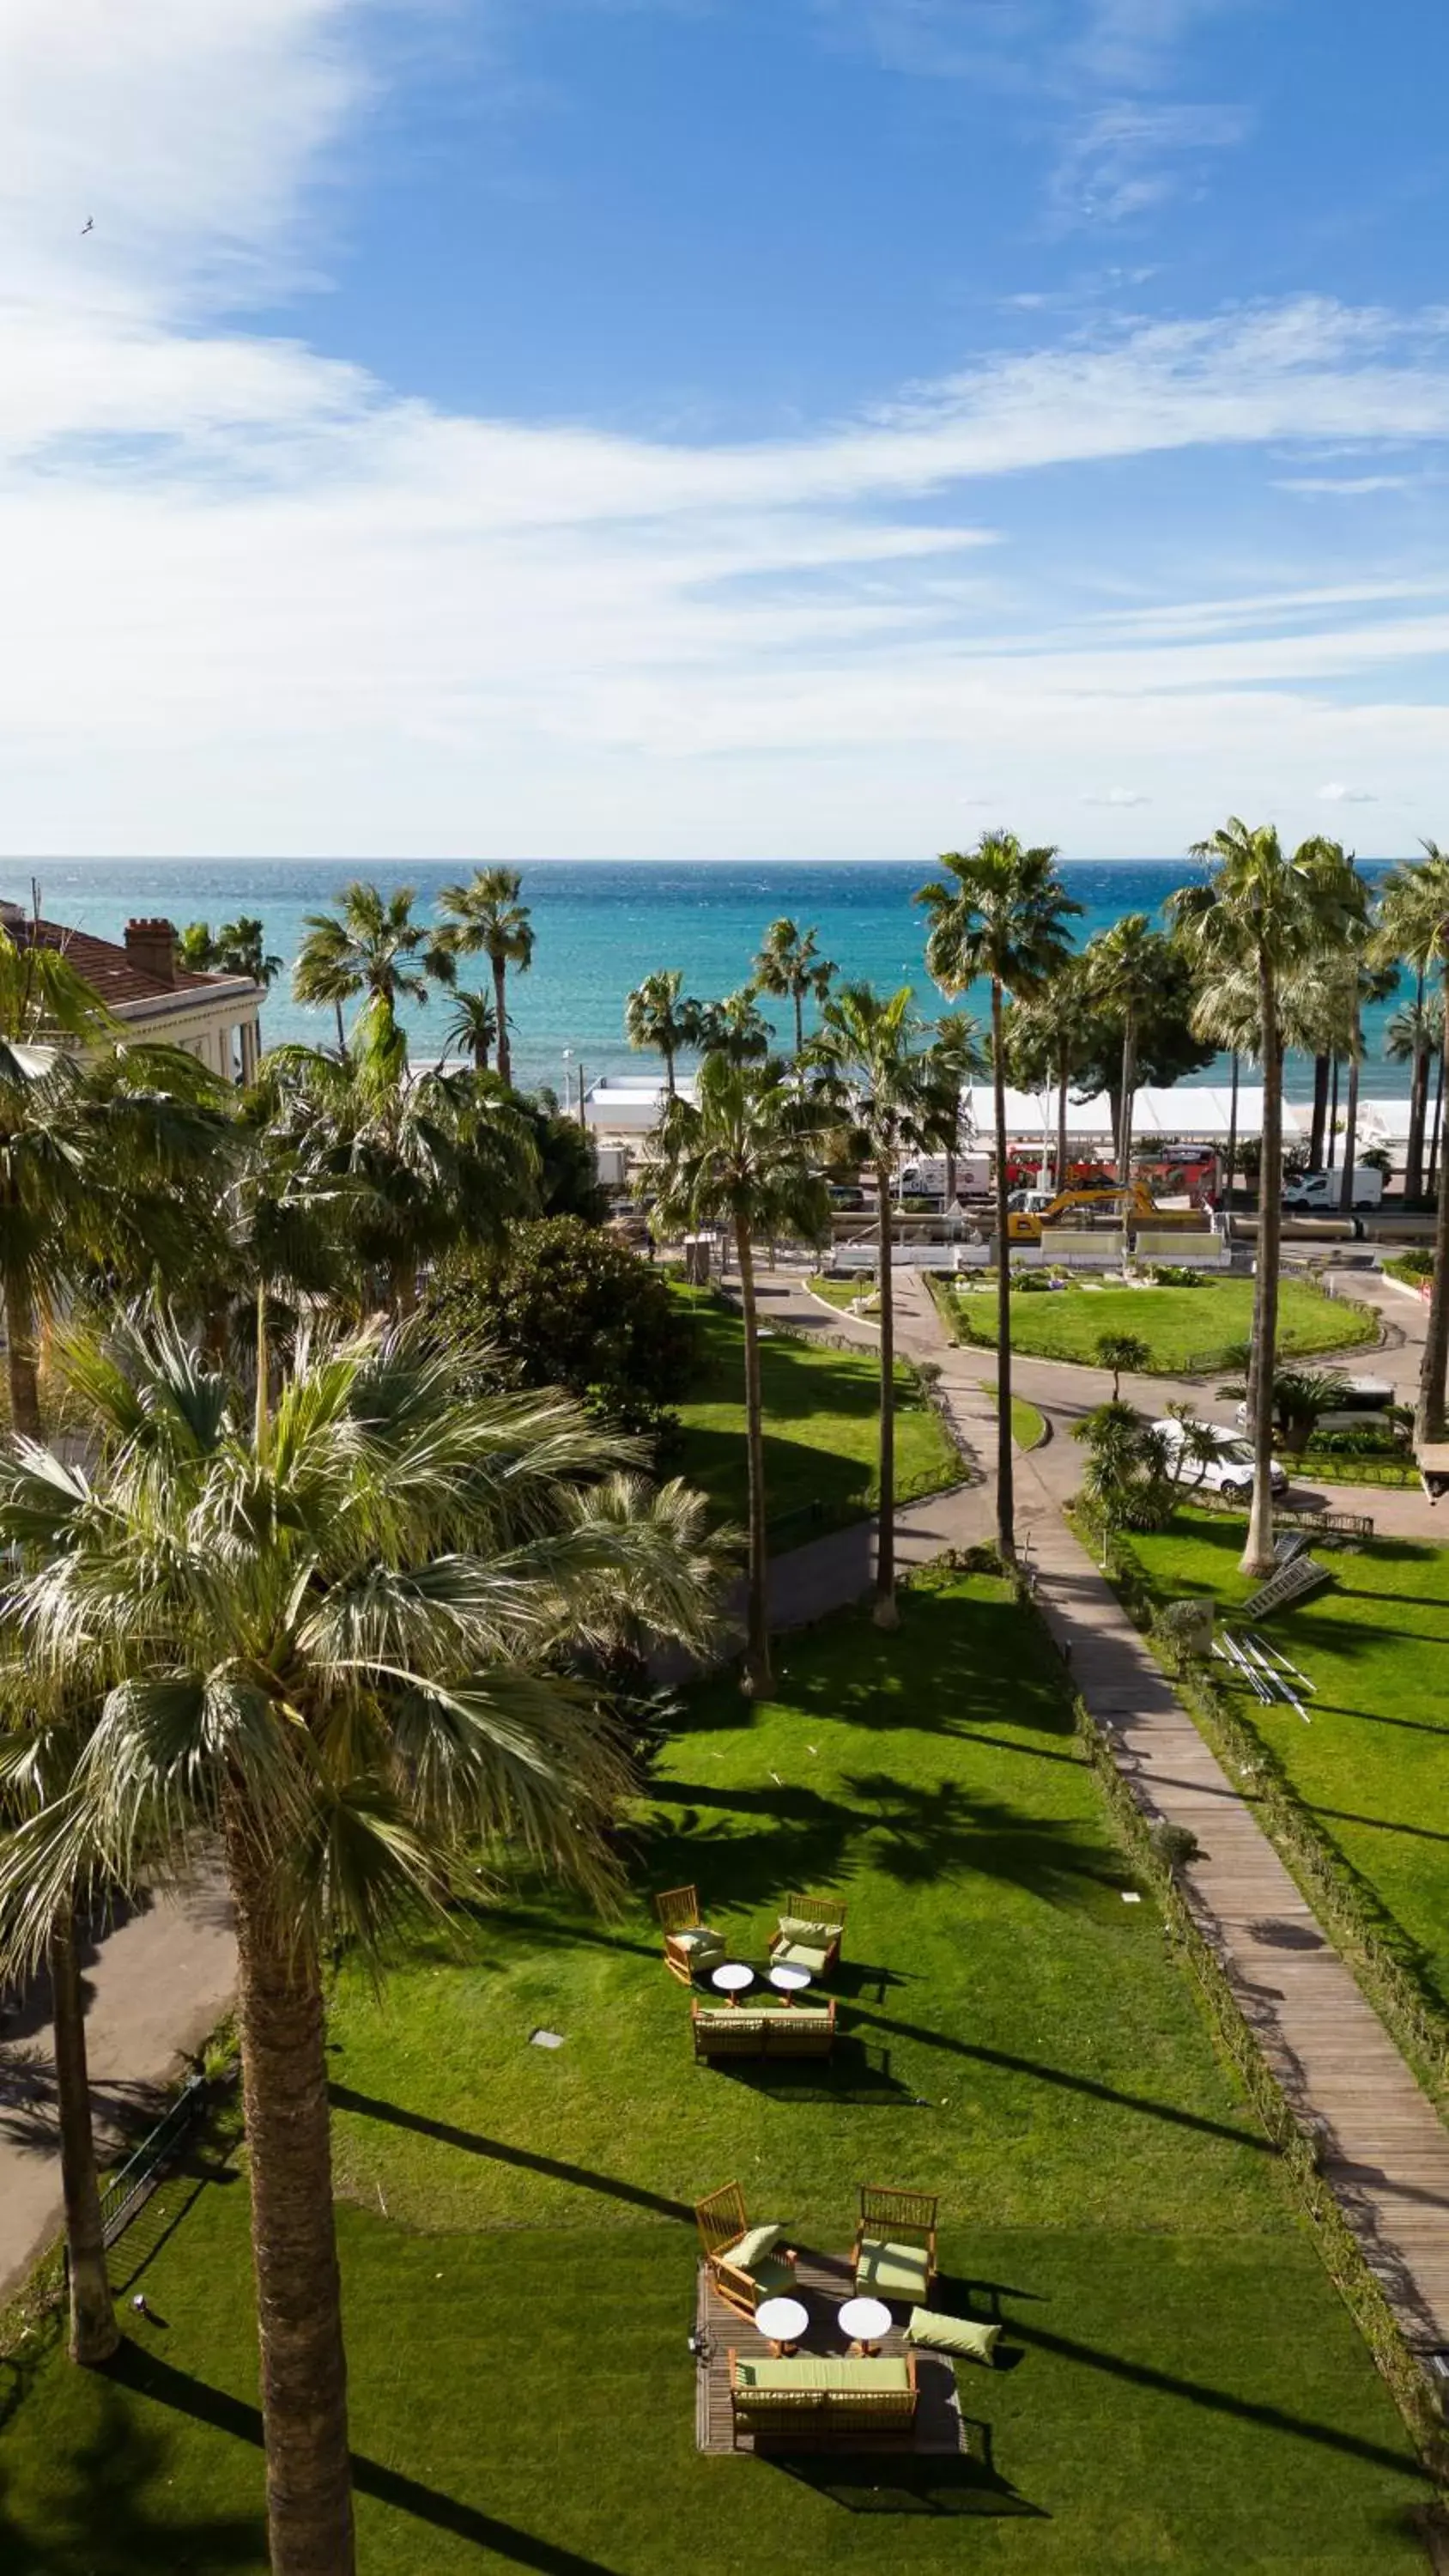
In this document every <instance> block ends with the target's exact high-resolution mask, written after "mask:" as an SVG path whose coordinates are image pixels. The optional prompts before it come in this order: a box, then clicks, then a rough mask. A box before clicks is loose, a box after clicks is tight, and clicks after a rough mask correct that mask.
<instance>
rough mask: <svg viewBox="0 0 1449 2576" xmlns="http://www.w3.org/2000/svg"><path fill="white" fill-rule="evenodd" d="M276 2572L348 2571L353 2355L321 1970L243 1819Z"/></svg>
mask: <svg viewBox="0 0 1449 2576" xmlns="http://www.w3.org/2000/svg"><path fill="white" fill-rule="evenodd" d="M226 1847H227V1860H228V1867H229V1874H230V1878H231V1885H232V1894H233V1897H234V1898H235V1901H236V1910H237V1948H238V1955H239V1969H240V1985H239V2006H240V2020H241V2040H242V2098H243V2104H244V2108H245V2115H246V2134H247V2149H248V2164H249V2170H250V2182H251V2204H252V2260H253V2265H254V2268H255V2272H256V2284H257V2330H258V2342H259V2345H260V2357H261V2397H262V2435H263V2442H264V2446H265V2450H266V2464H267V2535H268V2541H269V2545H270V2560H271V2567H272V2572H273V2576H353V2569H354V2567H355V2564H356V2556H355V2548H354V2541H353V2528H352V2470H351V2464H350V2462H349V2459H348V2452H347V2363H346V2358H345V2355H344V2352H343V2346H342V2297H341V2281H340V2278H339V2273H338V2265H337V2237H336V2229H335V2226H334V2222H333V2215H332V2154H331V2137H330V2130H329V2121H328V2108H327V2057H326V2029H325V2018H324V2013H323V2003H322V1979H321V1971H320V1966H319V1962H318V1959H317V1955H316V1952H315V1950H314V1949H313V1948H312V1947H311V1946H310V1944H309V1942H308V1941H307V1938H306V1936H305V1934H304V1933H302V1932H301V1930H300V1929H299V1928H298V1927H297V1926H296V1925H295V1924H293V1923H289V1922H286V1921H284V1920H283V1919H282V1916H281V1911H280V1908H279V1906H278V1904H277V1902H276V1898H275V1893H274V1891H273V1890H272V1889H271V1888H270V1887H269V1886H268V1884H267V1881H266V1877H265V1875H264V1871H263V1867H262V1862H261V1858H260V1855H259V1854H258V1853H257V1851H256V1848H255V1845H254V1844H253V1842H252V1840H251V1838H250V1835H249V1832H248V1828H247V1824H246V1821H245V1819H244V1818H243V1817H242V1816H241V1815H240V1814H238V1813H237V1812H235V1811H233V1812H232V1814H230V1815H229V1816H228V1817H227V1819H226Z"/></svg>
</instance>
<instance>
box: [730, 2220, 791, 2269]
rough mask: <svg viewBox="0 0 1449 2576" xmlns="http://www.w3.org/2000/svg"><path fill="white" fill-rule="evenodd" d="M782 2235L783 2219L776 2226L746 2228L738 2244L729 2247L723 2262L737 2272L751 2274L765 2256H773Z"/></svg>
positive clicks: (783, 2228) (783, 2230)
mask: <svg viewBox="0 0 1449 2576" xmlns="http://www.w3.org/2000/svg"><path fill="white" fill-rule="evenodd" d="M784 2233H785V2223H784V2220H783V2219H782V2220H781V2221H780V2223H779V2225H778V2226H770V2227H747V2228H746V2230H745V2233H744V2235H743V2236H742V2237H741V2238H740V2241H739V2243H738V2244H737V2245H732V2246H731V2247H730V2249H729V2251H728V2253H727V2254H726V2256H725V2261H726V2262H727V2263H732V2264H733V2265H734V2267H735V2270H736V2271H737V2272H753V2270H754V2268H755V2266H756V2264H757V2263H760V2262H762V2261H763V2260H764V2257H765V2256H766V2255H767V2254H773V2252H774V2250H775V2247H776V2246H777V2245H778V2244H779V2241H780V2239H781V2237H782V2236H783V2235H784Z"/></svg>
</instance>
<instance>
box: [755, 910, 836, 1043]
mask: <svg viewBox="0 0 1449 2576" xmlns="http://www.w3.org/2000/svg"><path fill="white" fill-rule="evenodd" d="M834 973H835V967H834V964H833V963H832V961H831V959H830V958H828V957H822V955H821V954H820V948H819V933H818V932H817V931H816V930H814V929H813V928H812V929H810V930H802V929H801V928H800V926H799V924H798V923H797V922H794V921H790V920H787V919H785V920H780V921H772V922H771V924H770V927H769V929H768V930H767V931H766V933H765V939H764V945H763V947H762V948H761V950H760V953H759V955H758V957H757V958H756V959H755V990H756V992H759V993H770V994H773V995H774V996H775V997H776V998H777V999H778V1000H780V1001H789V1002H791V1003H793V1005H794V1009H795V1060H796V1062H797V1064H798V1062H799V1060H800V1058H801V1056H802V1055H803V1054H804V1052H805V1001H806V997H807V995H813V996H814V999H815V1000H816V1001H817V1002H823V1001H824V999H825V996H826V994H827V993H828V992H829V990H830V979H831V977H832V976H833V974H834Z"/></svg>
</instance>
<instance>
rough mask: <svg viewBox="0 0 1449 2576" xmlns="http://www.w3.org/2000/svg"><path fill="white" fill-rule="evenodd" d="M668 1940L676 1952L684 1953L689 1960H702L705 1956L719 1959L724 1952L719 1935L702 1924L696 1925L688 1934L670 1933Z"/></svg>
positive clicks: (722, 1942)
mask: <svg viewBox="0 0 1449 2576" xmlns="http://www.w3.org/2000/svg"><path fill="white" fill-rule="evenodd" d="M669 1938H670V1940H671V1941H672V1942H673V1943H674V1946H675V1948H676V1950H683V1951H685V1952H686V1953H687V1954H688V1956H689V1957H690V1958H691V1959H697V1958H702V1957H704V1956H705V1955H706V1954H708V1956H710V1957H711V1958H715V1957H720V1956H722V1955H723V1952H724V1941H723V1938H722V1937H721V1935H720V1934H719V1933H718V1932H711V1931H710V1930H709V1929H708V1927H707V1926H706V1925H705V1924H703V1923H697V1924H696V1925H695V1926H694V1928H693V1930H692V1931H689V1932H671V1933H670V1935H669Z"/></svg>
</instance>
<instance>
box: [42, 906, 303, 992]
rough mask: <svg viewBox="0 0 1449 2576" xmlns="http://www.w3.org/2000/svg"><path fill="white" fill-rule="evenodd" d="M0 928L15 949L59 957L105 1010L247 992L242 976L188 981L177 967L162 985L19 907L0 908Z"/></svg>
mask: <svg viewBox="0 0 1449 2576" xmlns="http://www.w3.org/2000/svg"><path fill="white" fill-rule="evenodd" d="M0 922H3V924H4V928H5V930H6V932H7V933H8V935H9V937H10V938H11V939H13V940H14V942H15V944H16V946H17V947H18V948H28V947H30V946H31V945H32V944H34V945H36V946H39V947H41V948H57V949H59V950H61V951H62V953H63V954H64V956H65V957H66V959H67V960H68V962H69V963H70V964H71V965H72V966H73V967H74V968H75V971H76V973H77V974H78V975H83V976H84V977H85V980H86V982H87V983H88V984H89V985H90V987H91V990H92V991H93V992H95V993H98V994H99V995H100V998H101V1000H102V1001H103V1002H105V1003H106V1004H107V1005H108V1007H109V1008H110V1009H111V1010H113V1011H114V1010H121V1009H123V1008H124V1007H125V1006H126V1004H127V1003H130V1004H132V1005H134V1004H135V1003H137V1002H155V1001H160V1000H161V998H162V996H163V995H165V994H167V993H184V992H188V991H192V992H195V993H197V994H198V995H200V994H203V993H212V992H223V991H225V990H226V989H227V988H228V987H232V988H240V989H241V990H243V991H245V992H252V991H254V990H255V989H256V988H255V987H254V986H253V984H252V982H251V979H250V977H248V976H246V975H192V974H188V973H187V971H186V970H185V968H183V967H180V966H178V967H177V968H176V970H175V973H174V975H173V976H172V979H171V981H170V982H169V983H168V982H167V981H166V979H165V977H164V976H161V975H155V974H152V973H150V972H148V970H147V969H146V968H145V967H144V966H142V965H140V964H139V963H138V961H137V960H136V959H135V958H134V957H132V956H130V955H129V954H128V952H127V951H126V949H124V948H123V947H122V946H121V945H120V943H119V942H118V941H117V940H114V939H97V938H96V937H94V935H93V934H92V933H91V932H90V931H89V930H68V929H66V928H65V926H64V925H63V924H62V923H61V922H58V921H37V920H35V919H34V917H33V915H31V914H30V913H28V912H23V911H22V910H21V909H20V907H19V905H15V906H13V907H12V906H8V905H5V906H0Z"/></svg>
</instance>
